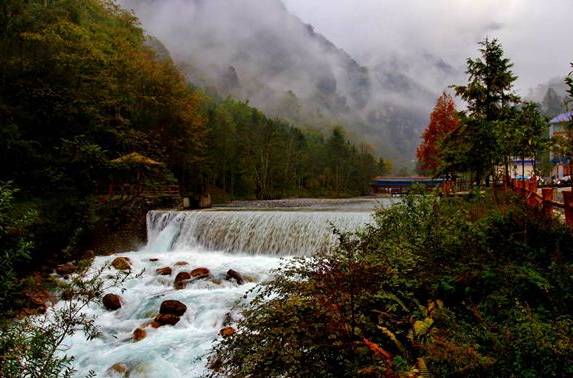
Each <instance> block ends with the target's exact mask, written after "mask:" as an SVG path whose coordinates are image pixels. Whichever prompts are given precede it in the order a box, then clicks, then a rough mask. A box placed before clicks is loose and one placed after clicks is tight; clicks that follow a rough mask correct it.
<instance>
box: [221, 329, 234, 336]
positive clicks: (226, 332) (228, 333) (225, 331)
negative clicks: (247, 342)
mask: <svg viewBox="0 0 573 378" xmlns="http://www.w3.org/2000/svg"><path fill="white" fill-rule="evenodd" d="M235 332H236V331H235V329H234V328H233V327H225V328H222V329H221V330H220V331H219V334H220V335H221V336H223V337H231V336H233V335H234V334H235Z"/></svg>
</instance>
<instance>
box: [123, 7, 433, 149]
mask: <svg viewBox="0 0 573 378" xmlns="http://www.w3.org/2000/svg"><path fill="white" fill-rule="evenodd" d="M122 4H123V5H124V6H125V7H127V8H130V9H133V10H134V11H135V13H136V15H137V16H138V17H139V18H140V19H141V20H142V24H143V27H144V28H145V29H146V30H147V31H148V32H149V33H150V34H152V35H154V36H156V37H157V38H159V39H160V40H161V41H162V42H163V43H164V44H165V45H166V47H167V48H168V49H169V51H170V53H171V55H172V57H173V59H174V60H175V62H176V63H177V64H178V65H179V66H180V67H181V68H182V69H183V71H184V72H185V73H186V75H187V77H188V79H189V80H190V81H191V82H192V83H194V84H195V85H198V86H201V87H203V88H206V89H207V90H208V91H210V92H211V93H216V94H218V95H220V96H227V95H231V96H233V97H236V98H238V99H242V100H249V101H250V102H251V103H252V104H254V105H255V106H257V107H259V108H261V109H262V110H264V111H265V112H266V113H267V114H269V115H271V116H274V115H276V116H281V117H285V118H287V119H290V120H292V121H294V122H297V123H301V124H306V125H308V126H311V127H316V128H322V127H325V126H327V125H331V124H333V123H334V122H338V123H342V124H343V125H345V126H346V128H347V129H348V130H349V131H350V133H351V135H352V134H354V137H355V139H361V140H366V141H368V142H369V143H370V144H372V145H373V146H374V147H375V149H376V150H377V151H378V152H381V153H383V154H384V155H385V156H391V157H393V158H402V159H411V158H413V156H414V149H415V146H416V145H417V143H418V138H419V135H420V131H421V129H422V128H423V127H424V126H425V123H426V121H427V114H428V113H429V110H430V109H431V106H432V103H433V101H434V98H435V97H436V96H435V95H434V93H432V92H431V91H429V90H427V89H426V88H424V87H423V86H421V85H419V84H418V83H417V82H416V81H414V80H412V79H411V78H410V77H409V76H408V74H407V73H406V72H400V70H399V69H398V68H397V67H398V66H399V64H392V65H383V64H381V65H379V66H376V67H372V68H370V69H369V68H366V67H363V66H361V65H360V64H358V63H357V62H356V61H355V60H353V59H352V57H350V56H349V55H348V54H347V53H346V52H344V51H343V50H341V49H338V48H337V47H336V46H335V45H334V44H333V43H331V42H330V41H329V40H327V39H326V38H325V37H323V36H322V35H320V34H318V33H316V32H315V31H314V30H313V28H312V27H311V26H309V25H305V24H304V23H303V22H301V21H300V20H299V19H298V18H297V17H295V16H293V15H291V14H289V13H288V11H287V10H286V8H285V7H284V5H283V4H282V3H281V1H280V0H266V1H260V0H208V1H206V0H161V1H159V0H125V1H123V3H122Z"/></svg>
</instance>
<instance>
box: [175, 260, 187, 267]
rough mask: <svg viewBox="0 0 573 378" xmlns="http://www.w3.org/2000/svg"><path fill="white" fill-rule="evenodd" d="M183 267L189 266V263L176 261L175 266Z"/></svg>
mask: <svg viewBox="0 0 573 378" xmlns="http://www.w3.org/2000/svg"><path fill="white" fill-rule="evenodd" d="M185 265H189V263H188V262H187V261H177V262H176V263H175V266H185Z"/></svg>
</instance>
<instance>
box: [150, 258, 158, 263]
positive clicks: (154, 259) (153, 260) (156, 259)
mask: <svg viewBox="0 0 573 378" xmlns="http://www.w3.org/2000/svg"><path fill="white" fill-rule="evenodd" d="M149 261H151V262H158V261H159V259H158V258H156V257H153V258H151V259H149Z"/></svg>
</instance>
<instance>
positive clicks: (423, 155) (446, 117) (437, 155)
mask: <svg viewBox="0 0 573 378" xmlns="http://www.w3.org/2000/svg"><path fill="white" fill-rule="evenodd" d="M459 124H460V121H459V119H458V116H457V113H456V105H455V103H454V99H453V98H452V96H450V95H449V94H447V93H445V92H444V93H442V95H441V96H440V97H439V98H438V101H437V102H436V106H435V107H434V110H433V111H432V114H431V116H430V123H429V124H428V127H427V128H426V130H425V131H424V135H423V142H422V143H421V144H420V145H419V146H418V149H417V151H416V155H417V157H418V160H419V161H420V163H421V168H422V169H423V170H425V171H431V172H436V171H437V170H438V168H439V167H440V165H441V155H442V153H441V143H442V141H443V140H444V138H445V136H446V135H448V134H449V133H451V132H453V131H454V130H455V129H456V128H457V127H458V126H459Z"/></svg>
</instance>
